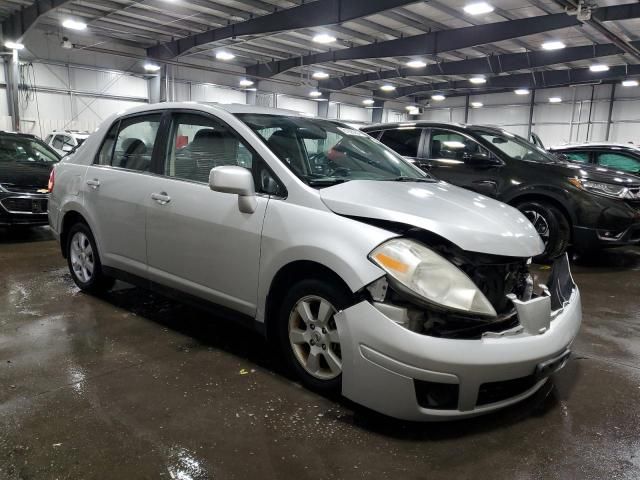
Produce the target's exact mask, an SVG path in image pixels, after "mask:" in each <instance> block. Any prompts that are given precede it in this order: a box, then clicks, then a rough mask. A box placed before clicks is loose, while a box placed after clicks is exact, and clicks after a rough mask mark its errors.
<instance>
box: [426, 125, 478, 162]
mask: <svg viewBox="0 0 640 480" xmlns="http://www.w3.org/2000/svg"><path fill="white" fill-rule="evenodd" d="M479 154H482V155H485V156H486V157H489V152H488V151H487V150H486V149H485V148H484V147H482V146H480V145H479V144H478V142H476V141H474V140H471V139H470V138H468V137H465V136H464V135H461V134H459V133H456V132H451V131H448V130H433V131H432V132H431V156H430V158H431V159H433V160H438V161H440V162H445V163H464V162H465V160H467V159H468V158H469V157H471V156H474V155H479Z"/></svg>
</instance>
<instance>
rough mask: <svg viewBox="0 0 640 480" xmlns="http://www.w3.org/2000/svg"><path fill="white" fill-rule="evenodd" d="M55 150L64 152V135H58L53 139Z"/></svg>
mask: <svg viewBox="0 0 640 480" xmlns="http://www.w3.org/2000/svg"><path fill="white" fill-rule="evenodd" d="M52 145H53V148H55V149H56V150H62V147H63V146H64V138H63V136H62V135H56V136H55V137H54V138H53V143H52Z"/></svg>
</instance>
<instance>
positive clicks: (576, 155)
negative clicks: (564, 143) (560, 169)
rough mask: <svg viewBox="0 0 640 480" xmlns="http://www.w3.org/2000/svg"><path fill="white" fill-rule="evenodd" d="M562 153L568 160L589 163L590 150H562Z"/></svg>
mask: <svg viewBox="0 0 640 480" xmlns="http://www.w3.org/2000/svg"><path fill="white" fill-rule="evenodd" d="M559 153H561V154H562V155H564V156H565V157H567V159H568V160H570V161H572V162H578V163H589V152H563V151H560V152H559Z"/></svg>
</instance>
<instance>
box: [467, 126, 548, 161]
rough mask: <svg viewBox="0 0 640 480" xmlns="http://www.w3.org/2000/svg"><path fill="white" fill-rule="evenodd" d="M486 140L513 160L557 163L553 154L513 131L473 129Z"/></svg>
mask: <svg viewBox="0 0 640 480" xmlns="http://www.w3.org/2000/svg"><path fill="white" fill-rule="evenodd" d="M473 131H474V132H475V133H476V134H477V135H479V136H480V137H481V138H482V139H483V140H484V141H486V142H487V143H490V144H491V145H492V146H493V147H494V148H496V149H498V150H499V151H501V152H502V153H503V154H505V155H506V156H507V157H509V158H511V159H513V160H525V161H529V162H539V163H557V162H558V160H557V159H555V158H554V157H553V156H552V155H550V154H549V153H547V152H546V151H544V150H542V149H541V148H539V147H536V146H535V145H534V144H533V143H531V142H528V141H527V140H525V139H524V138H521V137H518V136H517V135H513V134H512V133H509V132H505V131H498V130H493V129H491V130H489V129H480V128H476V129H474V130H473Z"/></svg>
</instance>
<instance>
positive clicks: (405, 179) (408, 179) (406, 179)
mask: <svg viewBox="0 0 640 480" xmlns="http://www.w3.org/2000/svg"><path fill="white" fill-rule="evenodd" d="M385 181H386V182H423V183H433V182H435V181H436V180H434V179H433V178H427V177H396V178H387V179H385Z"/></svg>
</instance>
